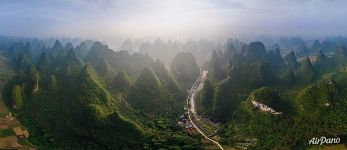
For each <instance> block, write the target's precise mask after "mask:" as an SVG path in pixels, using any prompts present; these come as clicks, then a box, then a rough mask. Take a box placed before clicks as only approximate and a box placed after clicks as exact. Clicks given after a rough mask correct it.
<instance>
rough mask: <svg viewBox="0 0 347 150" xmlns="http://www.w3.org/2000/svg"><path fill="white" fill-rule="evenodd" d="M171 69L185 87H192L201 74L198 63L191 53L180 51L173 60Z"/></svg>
mask: <svg viewBox="0 0 347 150" xmlns="http://www.w3.org/2000/svg"><path fill="white" fill-rule="evenodd" d="M170 70H171V73H172V75H173V76H174V77H175V78H176V79H177V81H178V82H179V83H180V84H181V85H182V87H183V88H184V89H188V88H190V86H191V85H192V84H193V83H194V82H195V80H196V78H197V77H198V75H199V68H198V65H197V64H196V61H195V58H194V56H193V55H192V54H191V53H184V52H181V53H178V54H177V55H176V56H175V57H174V58H173V60H172V63H171V67H170Z"/></svg>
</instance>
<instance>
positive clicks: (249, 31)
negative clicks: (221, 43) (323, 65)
mask: <svg viewBox="0 0 347 150" xmlns="http://www.w3.org/2000/svg"><path fill="white" fill-rule="evenodd" d="M346 4H347V2H346V1H343V0H333V1H328V0H305V1H300V0H294V1H293V0H263V1H257V0H247V1H244V0H200V1H192V0H190V1H184V0H168V1H160V0H127V1H119V0H116V1H111V0H105V1H101V0H52V1H39V0H30V1H19V0H3V1H1V2H0V28H1V31H2V32H1V34H2V35H10V36H31V37H83V38H98V39H103V40H111V41H112V40H114V39H117V38H118V39H122V38H123V39H124V38H128V37H130V38H152V39H153V38H164V39H165V38H167V39H168V38H172V39H178V40H187V39H192V38H193V39H194V38H208V39H225V38H227V37H230V36H233V37H253V36H259V35H271V36H281V35H286V36H329V35H345V34H346V32H347V31H346V30H344V27H345V26H346V25H347V20H346V19H344V18H343V14H346V13H347V10H346V9H344V6H346Z"/></svg>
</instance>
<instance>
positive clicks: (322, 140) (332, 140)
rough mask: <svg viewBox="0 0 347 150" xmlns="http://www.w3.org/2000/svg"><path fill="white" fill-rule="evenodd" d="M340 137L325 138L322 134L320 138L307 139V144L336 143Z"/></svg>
mask: <svg viewBox="0 0 347 150" xmlns="http://www.w3.org/2000/svg"><path fill="white" fill-rule="evenodd" d="M340 141H341V139H340V138H326V137H325V136H322V137H320V138H317V137H314V138H312V139H311V140H308V144H310V145H318V144H319V145H322V144H338V143H340Z"/></svg>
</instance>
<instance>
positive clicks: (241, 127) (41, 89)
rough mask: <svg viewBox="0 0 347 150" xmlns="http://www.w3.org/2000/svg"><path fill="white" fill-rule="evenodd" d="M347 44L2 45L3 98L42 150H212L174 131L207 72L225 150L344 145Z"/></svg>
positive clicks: (206, 87)
mask: <svg viewBox="0 0 347 150" xmlns="http://www.w3.org/2000/svg"><path fill="white" fill-rule="evenodd" d="M72 42H73V43H75V44H72ZM76 43H78V44H76ZM194 43H195V44H194ZM197 43H199V44H197ZM208 43H209V44H208ZM160 45H161V46H160ZM175 45H176V47H177V45H181V46H179V47H181V48H177V49H174V48H173V47H175ZM182 45H185V46H182ZM189 45H194V46H191V47H190V48H191V49H195V50H196V49H199V50H196V51H194V50H192V51H189V50H187V49H189V48H187V47H189ZM204 45H205V46H206V47H204ZM346 45H347V40H346V39H345V38H343V37H338V38H327V39H326V40H325V41H323V42H322V43H321V42H320V41H318V40H314V41H304V40H303V39H301V38H280V39H278V41H277V43H266V42H264V43H263V42H251V43H249V44H246V43H243V42H240V41H239V40H237V39H230V40H228V41H226V43H225V44H216V43H213V42H208V41H203V40H200V41H199V42H187V43H186V44H179V42H174V43H172V42H167V43H165V42H162V41H161V40H156V41H154V43H149V42H148V43H145V42H144V43H142V44H138V43H137V47H139V48H138V50H136V49H133V48H132V47H136V45H134V43H132V42H131V40H129V39H128V40H126V41H125V42H124V43H123V45H122V47H121V49H123V50H119V51H115V50H113V49H111V48H109V47H108V46H107V45H106V44H104V43H102V42H99V41H91V40H88V41H71V42H69V41H68V40H65V42H64V44H63V42H61V41H60V40H55V41H54V42H47V41H43V40H38V39H30V38H11V37H1V38H0V61H1V63H0V65H1V68H0V70H1V73H2V74H1V76H2V80H1V85H2V87H1V90H2V99H3V101H4V105H6V106H7V107H8V108H9V110H10V112H12V113H13V115H15V116H16V117H17V118H18V119H19V121H20V122H22V124H23V125H24V126H25V127H26V128H28V130H29V132H30V135H31V136H30V137H29V139H28V140H29V141H30V143H32V144H33V145H35V147H36V148H37V149H160V148H161V149H205V148H206V147H204V145H206V144H205V143H204V140H203V138H202V137H201V136H200V135H199V134H193V135H191V134H188V133H187V132H186V131H185V130H184V128H181V127H180V126H178V125H177V122H178V121H179V119H180V116H181V115H182V114H184V113H185V109H184V108H185V107H186V96H187V93H186V91H187V90H188V89H190V88H191V86H192V85H193V84H194V82H195V81H196V79H197V77H198V76H199V74H200V71H201V70H208V75H207V79H206V80H205V81H204V84H203V87H202V90H201V91H200V92H199V93H198V96H197V101H196V105H197V111H198V114H199V115H201V116H203V117H206V118H210V119H211V120H213V121H214V122H219V123H220V126H219V127H218V132H217V133H216V136H218V137H219V141H220V143H221V144H222V145H224V146H230V147H236V148H248V149H271V148H287V149H303V148H307V147H308V146H309V145H308V144H307V141H308V140H309V139H311V138H312V137H321V136H323V135H324V136H327V137H340V138H341V139H342V142H341V143H343V144H345V143H346V135H347V128H346V127H347V116H346V114H347V109H346V108H347V103H346V100H345V99H346V97H347V95H346V94H345V93H346V92H344V91H345V90H346V89H347V83H346V81H347V71H346V67H347V48H346ZM182 47H186V48H184V49H182ZM202 47H204V48H202ZM170 50H171V53H168V54H167V57H168V58H165V59H163V58H160V57H159V56H161V54H160V53H165V52H163V51H170ZM157 52H158V53H157ZM203 53H204V55H206V56H208V57H201V55H202V54H203ZM165 54H166V53H165ZM199 55H200V56H199ZM169 57H170V58H169ZM154 58H156V59H154ZM197 58H198V60H196V59H197ZM168 60H169V61H168ZM256 104H259V105H260V104H261V106H267V107H268V108H267V110H263V109H261V108H262V107H260V106H256ZM269 110H270V111H269ZM244 145H246V146H244Z"/></svg>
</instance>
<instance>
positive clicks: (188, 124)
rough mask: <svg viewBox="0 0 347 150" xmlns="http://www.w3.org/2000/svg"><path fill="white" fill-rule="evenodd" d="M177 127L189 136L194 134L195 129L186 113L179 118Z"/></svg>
mask: <svg viewBox="0 0 347 150" xmlns="http://www.w3.org/2000/svg"><path fill="white" fill-rule="evenodd" d="M178 125H179V126H181V127H182V128H185V129H186V130H187V132H188V133H189V134H194V133H195V132H196V131H195V130H196V129H195V127H194V126H193V124H192V123H191V122H190V120H189V118H188V113H184V114H183V115H182V116H180V121H178Z"/></svg>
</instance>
